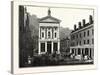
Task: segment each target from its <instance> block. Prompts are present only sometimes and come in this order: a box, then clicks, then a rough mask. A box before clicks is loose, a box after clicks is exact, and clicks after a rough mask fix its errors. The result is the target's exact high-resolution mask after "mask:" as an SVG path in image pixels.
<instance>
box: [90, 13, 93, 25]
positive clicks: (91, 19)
mask: <svg viewBox="0 0 100 75" xmlns="http://www.w3.org/2000/svg"><path fill="white" fill-rule="evenodd" d="M89 24H93V17H92V15H90V16H89Z"/></svg>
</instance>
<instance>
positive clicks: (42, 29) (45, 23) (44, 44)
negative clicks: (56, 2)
mask: <svg viewBox="0 0 100 75" xmlns="http://www.w3.org/2000/svg"><path fill="white" fill-rule="evenodd" d="M60 22H61V21H60V20H59V19H57V18H55V17H53V16H52V15H51V10H50V9H48V15H47V16H45V17H43V18H40V19H39V39H38V44H39V45H38V48H39V49H38V54H45V53H49V54H51V53H54V52H56V53H58V54H59V53H60V38H59V28H60Z"/></svg>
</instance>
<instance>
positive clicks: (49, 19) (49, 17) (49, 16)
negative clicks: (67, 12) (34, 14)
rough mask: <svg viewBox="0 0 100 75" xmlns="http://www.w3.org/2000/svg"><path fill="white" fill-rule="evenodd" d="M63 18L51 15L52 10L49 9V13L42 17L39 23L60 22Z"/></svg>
mask: <svg viewBox="0 0 100 75" xmlns="http://www.w3.org/2000/svg"><path fill="white" fill-rule="evenodd" d="M60 22H61V20H59V19H57V18H55V17H52V16H51V10H50V8H49V9H48V15H47V16H46V17H43V18H40V19H39V23H60Z"/></svg>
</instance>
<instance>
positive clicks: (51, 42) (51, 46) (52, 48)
mask: <svg viewBox="0 0 100 75" xmlns="http://www.w3.org/2000/svg"><path fill="white" fill-rule="evenodd" d="M51 44H52V46H51V47H52V48H51V50H52V51H51V52H52V53H53V41H52V42H51Z"/></svg>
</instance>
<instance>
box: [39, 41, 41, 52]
mask: <svg viewBox="0 0 100 75" xmlns="http://www.w3.org/2000/svg"><path fill="white" fill-rule="evenodd" d="M40 45H41V43H40V41H39V50H38V54H40V52H41V51H40V49H41V48H40V47H41V46H40Z"/></svg>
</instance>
